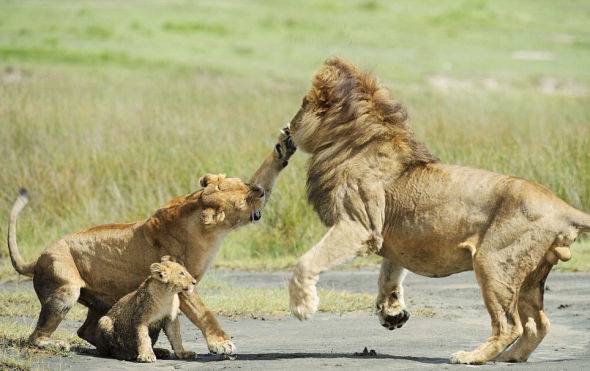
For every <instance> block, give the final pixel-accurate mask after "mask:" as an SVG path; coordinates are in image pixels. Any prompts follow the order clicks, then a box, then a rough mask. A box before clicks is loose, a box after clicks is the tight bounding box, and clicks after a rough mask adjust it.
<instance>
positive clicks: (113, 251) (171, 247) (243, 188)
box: [8, 131, 295, 354]
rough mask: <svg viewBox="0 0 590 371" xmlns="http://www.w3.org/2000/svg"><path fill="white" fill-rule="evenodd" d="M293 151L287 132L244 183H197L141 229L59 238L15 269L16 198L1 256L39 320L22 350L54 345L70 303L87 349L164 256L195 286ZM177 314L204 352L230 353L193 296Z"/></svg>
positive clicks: (122, 227) (257, 211)
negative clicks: (29, 280) (81, 313)
mask: <svg viewBox="0 0 590 371" xmlns="http://www.w3.org/2000/svg"><path fill="white" fill-rule="evenodd" d="M294 151H295V147H294V146H293V143H292V142H291V139H290V136H289V133H288V132H286V131H285V132H282V133H281V135H280V136H279V142H278V143H277V144H276V146H275V148H274V150H273V152H272V154H270V155H269V156H268V157H267V158H266V159H265V161H264V162H263V163H262V165H261V166H260V167H259V169H258V170H257V171H256V173H255V174H254V176H253V177H252V179H251V180H250V183H244V182H242V181H241V180H240V179H237V178H225V177H224V176H222V175H210V174H209V175H205V176H204V177H203V178H202V179H201V186H202V187H203V189H201V190H199V191H196V192H194V193H191V194H189V195H187V196H182V197H177V198H175V199H173V200H172V201H170V202H169V203H168V204H167V205H166V206H164V207H163V208H161V209H159V210H158V211H156V213H154V214H153V215H152V216H151V217H149V218H148V219H147V220H145V221H140V222H136V223H131V224H109V225H102V226H98V227H94V228H91V229H88V230H85V231H82V232H78V233H74V234H70V235H66V236H64V237H63V238H62V239H61V240H59V241H57V242H55V243H54V244H53V245H51V246H50V247H48V248H47V249H46V250H45V251H43V252H42V253H41V256H40V257H39V258H38V259H37V260H36V261H34V262H30V263H26V262H24V261H23V259H22V257H21V255H20V253H19V251H18V247H17V243H16V220H17V216H18V213H19V212H20V211H21V210H22V208H23V207H24V206H25V204H26V202H27V196H26V193H25V192H23V193H22V194H21V195H20V196H19V198H18V199H17V201H16V202H15V204H14V206H13V208H12V211H11V213H10V224H9V228H8V248H9V252H10V258H11V260H12V265H13V266H14V268H15V269H16V271H17V272H19V273H21V274H24V275H27V276H30V277H33V285H34V287H35V291H36V293H37V296H38V297H39V301H40V302H41V313H40V315H39V320H38V321H37V325H36V327H35V330H34V331H33V333H32V334H31V336H30V338H29V339H30V342H31V343H32V344H33V345H36V346H38V347H44V346H47V345H52V344H54V345H58V346H62V347H67V346H68V344H66V343H59V342H57V343H56V342H55V341H52V340H51V339H50V336H51V334H52V333H53V332H54V331H55V329H56V328H57V326H58V325H59V323H60V322H61V321H62V320H63V318H64V316H65V315H66V313H67V312H68V311H69V310H70V308H71V307H72V306H73V305H74V303H76V301H78V302H79V303H81V304H83V305H85V306H86V307H88V316H87V318H86V321H85V322H84V324H83V325H82V326H81V327H80V329H79V330H78V336H80V337H81V338H83V339H85V340H86V341H88V342H89V343H91V344H93V345H95V341H94V334H95V329H96V324H97V321H98V319H99V318H100V317H101V316H102V315H104V314H105V313H106V312H107V311H108V310H109V309H110V308H111V306H112V305H113V304H114V303H115V302H116V301H117V300H118V299H120V298H121V297H123V296H124V295H125V294H127V293H129V292H131V291H133V290H135V289H136V288H137V287H138V286H139V284H140V283H141V282H142V281H143V280H144V279H145V276H146V274H147V273H148V272H149V267H150V265H151V264H152V263H154V262H159V261H160V258H161V257H162V256H164V255H170V256H172V257H174V258H175V259H177V260H178V261H180V262H183V264H184V265H185V266H186V268H187V270H188V271H189V272H190V273H191V275H193V277H195V279H196V280H197V282H198V281H199V280H200V279H201V278H202V277H203V275H204V274H205V271H206V270H207V267H208V266H209V264H210V263H211V261H212V260H213V258H214V257H215V255H216V253H217V251H218V249H219V246H220V244H221V241H222V240H223V238H224V237H225V236H226V235H227V233H229V232H230V231H231V230H233V229H235V228H237V227H239V226H241V225H245V224H247V223H250V222H251V221H255V220H258V219H260V217H261V209H262V208H263V207H264V205H265V204H266V202H267V201H268V198H269V196H270V193H271V190H272V187H273V185H274V182H275V180H276V179H277V177H278V175H279V173H280V172H281V170H282V169H283V168H284V167H285V166H287V163H288V159H289V158H290V157H291V155H292V154H293V152H294ZM180 309H181V310H182V312H183V313H184V314H185V315H186V316H187V317H188V318H189V319H190V320H191V321H192V322H193V323H194V324H195V325H197V327H199V329H200V330H201V331H202V332H203V335H204V336H205V339H206V341H207V345H208V347H209V350H210V351H211V352H213V353H219V354H229V353H232V352H234V351H235V346H234V344H233V342H232V341H231V340H230V338H229V337H228V336H227V335H226V334H225V332H224V331H223V330H222V329H221V327H220V326H219V323H218V322H217V319H216V318H215V316H214V315H213V313H211V312H210V311H209V310H208V309H207V308H206V307H205V305H204V304H203V302H202V301H201V298H200V297H199V295H197V293H196V292H192V293H185V292H183V293H181V294H180Z"/></svg>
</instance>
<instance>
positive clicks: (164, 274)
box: [150, 263, 168, 283]
mask: <svg viewBox="0 0 590 371" xmlns="http://www.w3.org/2000/svg"><path fill="white" fill-rule="evenodd" d="M150 271H151V272H152V276H153V277H154V278H156V279H158V280H160V281H162V282H164V283H166V282H168V270H167V269H166V267H164V266H163V265H162V264H160V263H154V264H152V265H150Z"/></svg>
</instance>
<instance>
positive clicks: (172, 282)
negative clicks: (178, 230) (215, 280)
mask: <svg viewBox="0 0 590 371" xmlns="http://www.w3.org/2000/svg"><path fill="white" fill-rule="evenodd" d="M173 260H174V259H173V258H171V257H170V256H167V255H166V256H163V257H162V260H161V261H160V263H153V264H152V265H151V266H150V271H151V275H152V277H153V278H154V279H156V280H158V281H160V282H162V283H163V284H164V285H166V287H167V288H168V290H170V291H172V292H182V291H186V292H192V291H193V290H194V288H195V285H196V284H197V281H196V280H195V279H194V278H193V276H191V274H190V273H189V272H188V271H187V270H186V268H185V267H184V266H182V265H180V264H178V263H176V262H175V261H173Z"/></svg>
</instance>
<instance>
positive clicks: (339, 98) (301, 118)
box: [290, 59, 358, 152]
mask: <svg viewBox="0 0 590 371" xmlns="http://www.w3.org/2000/svg"><path fill="white" fill-rule="evenodd" d="M357 73H358V71H357V70H356V67H354V66H353V65H351V64H349V63H347V62H345V61H342V60H340V59H334V60H329V61H327V62H326V64H325V65H324V66H322V68H321V69H320V70H319V71H318V72H317V73H316V75H315V76H314V78H313V81H312V86H311V89H310V90H309V92H308V93H307V95H306V96H305V98H303V102H302V104H301V108H300V109H299V111H298V112H297V113H296V114H295V116H294V117H293V119H292V120H291V123H290V129H291V135H292V138H293V142H294V143H295V145H296V146H297V147H298V148H301V149H302V150H303V151H305V152H314V150H315V149H316V148H317V146H318V144H320V143H321V142H322V141H325V139H326V138H324V136H325V135H327V132H326V130H319V129H321V128H322V127H325V126H326V125H327V121H331V122H335V123H337V122H338V121H339V119H340V118H341V117H342V114H343V113H345V112H346V111H347V110H348V108H347V106H348V103H349V102H348V101H349V100H350V99H351V94H352V93H351V92H352V91H353V89H354V87H355V85H356V81H357V76H356V74H357Z"/></svg>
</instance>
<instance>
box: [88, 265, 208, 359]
mask: <svg viewBox="0 0 590 371" xmlns="http://www.w3.org/2000/svg"><path fill="white" fill-rule="evenodd" d="M150 271H151V274H150V276H149V277H148V278H147V279H146V280H145V281H143V283H142V284H141V285H140V286H139V288H138V289H137V290H136V291H133V292H131V293H129V294H127V295H125V296H124V297H122V298H121V299H120V300H119V301H117V302H116V303H115V305H113V307H112V308H111V310H109V311H108V313H107V314H106V315H104V316H103V317H102V318H101V319H100V320H99V322H98V327H97V333H96V348H97V350H98V352H99V353H100V354H102V355H111V356H114V357H116V358H118V359H124V360H137V362H154V361H155V360H156V355H155V354H154V349H152V346H153V345H154V343H155V342H156V340H157V339H158V334H159V333H160V330H162V329H163V330H164V332H165V334H166V336H167V337H168V340H169V341H170V344H171V345H172V349H174V354H175V355H176V357H178V358H179V359H189V358H194V357H195V353H194V352H188V351H185V350H184V347H183V346H182V339H181V338H180V324H179V322H178V318H177V314H178V306H179V299H178V293H180V292H182V291H186V292H192V291H193V289H194V287H195V285H196V283H197V281H196V280H195V279H194V278H193V277H192V276H191V275H190V273H188V271H187V270H186V269H185V268H184V267H183V266H182V265H180V264H178V263H176V262H174V261H172V260H171V258H170V257H169V256H164V257H162V260H161V263H153V264H152V265H151V266H150ZM160 351H163V352H162V353H167V351H165V350H160ZM159 355H160V354H159ZM162 356H164V354H162Z"/></svg>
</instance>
